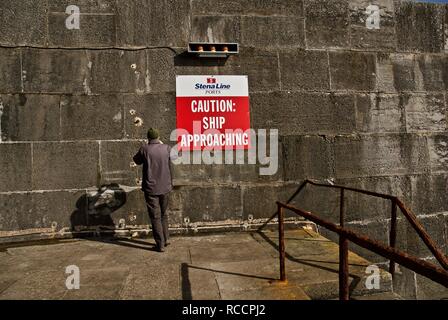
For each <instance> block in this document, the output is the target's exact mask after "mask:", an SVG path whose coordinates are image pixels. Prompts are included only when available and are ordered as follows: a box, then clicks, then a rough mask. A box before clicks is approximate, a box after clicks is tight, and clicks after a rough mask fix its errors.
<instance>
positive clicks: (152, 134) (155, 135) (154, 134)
mask: <svg viewBox="0 0 448 320" xmlns="http://www.w3.org/2000/svg"><path fill="white" fill-rule="evenodd" d="M159 136H160V135H159V130H157V129H155V128H149V129H148V140H154V139H159Z"/></svg>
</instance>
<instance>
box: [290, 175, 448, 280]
mask: <svg viewBox="0 0 448 320" xmlns="http://www.w3.org/2000/svg"><path fill="white" fill-rule="evenodd" d="M307 184H311V185H314V186H318V187H325V188H334V189H341V190H348V191H353V192H357V193H362V194H366V195H370V196H373V197H377V198H383V199H388V200H390V201H391V203H392V214H391V215H392V216H391V234H390V245H391V246H392V247H394V246H395V239H396V232H397V229H396V219H397V218H396V212H395V215H394V210H395V209H394V206H398V207H399V208H400V211H401V212H402V213H403V215H404V216H405V218H406V219H407V221H408V222H409V223H410V224H411V225H412V227H413V228H414V230H415V231H416V232H417V235H418V236H419V237H420V238H421V239H422V240H423V242H424V243H425V245H426V247H427V248H428V249H429V250H430V251H431V253H432V254H433V255H434V257H435V258H436V259H437V261H438V262H439V263H440V265H441V266H442V267H443V268H444V269H445V270H448V258H447V256H445V255H444V254H443V252H442V250H440V249H439V248H438V247H437V245H436V243H435V242H434V241H433V240H432V239H431V237H430V236H429V234H428V233H427V232H426V231H425V229H424V228H423V226H422V225H421V224H420V222H419V221H418V220H417V217H416V216H415V214H413V213H412V211H411V210H410V209H408V208H407V207H406V206H405V205H404V204H403V202H402V201H401V200H400V199H399V198H398V197H395V196H391V195H388V194H384V193H378V192H373V191H368V190H363V189H359V188H352V187H346V186H341V185H333V184H325V183H318V182H314V181H312V180H309V179H305V181H304V182H303V183H302V184H301V185H300V187H299V189H297V191H296V192H295V194H294V195H293V196H292V197H291V198H290V199H288V203H289V202H291V201H292V199H293V198H295V197H296V196H297V195H298V194H299V193H300V192H301V191H302V189H303V188H304V187H305V186H306V185H307ZM390 265H391V266H392V267H391V268H390V271H391V273H392V275H393V274H394V269H393V265H394V264H393V262H392V261H391V263H390Z"/></svg>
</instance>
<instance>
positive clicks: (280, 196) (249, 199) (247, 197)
mask: <svg viewBox="0 0 448 320" xmlns="http://www.w3.org/2000/svg"><path fill="white" fill-rule="evenodd" d="M296 189H297V186H295V185H294V184H287V185H277V186H275V185H271V186H253V187H249V186H248V187H244V188H243V195H242V199H243V219H244V220H247V219H248V217H249V215H252V217H253V218H254V219H260V218H270V217H271V216H272V215H274V214H275V213H276V212H277V205H276V203H275V202H276V201H282V202H286V201H287V200H288V199H289V198H290V197H291V196H292V195H293V194H294V192H295V191H296ZM285 213H286V212H285ZM286 216H288V217H293V216H296V215H294V214H293V213H291V212H289V213H287V215H286Z"/></svg>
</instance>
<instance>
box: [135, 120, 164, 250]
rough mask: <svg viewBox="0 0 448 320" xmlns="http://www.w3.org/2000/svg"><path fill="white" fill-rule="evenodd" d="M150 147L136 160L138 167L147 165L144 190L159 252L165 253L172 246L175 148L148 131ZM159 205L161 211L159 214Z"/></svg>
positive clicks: (144, 174) (144, 169) (144, 170)
mask: <svg viewBox="0 0 448 320" xmlns="http://www.w3.org/2000/svg"><path fill="white" fill-rule="evenodd" d="M147 136H148V143H147V144H145V145H143V146H142V147H141V148H140V150H139V151H138V152H137V154H136V155H135V156H134V158H133V159H134V162H135V163H136V164H137V165H141V164H143V177H142V190H143V192H144V194H145V201H146V207H147V208H148V213H149V218H150V219H151V224H152V233H153V237H154V240H155V241H156V250H157V251H159V252H164V251H165V246H167V245H168V244H169V242H168V241H169V234H168V214H167V213H166V209H167V207H168V194H169V192H170V191H171V190H172V189H173V184H172V179H171V169H170V151H171V148H170V147H169V146H167V145H165V144H163V143H162V142H161V141H160V140H159V131H158V130H157V129H154V128H150V129H149V130H148V135H147ZM157 204H158V205H159V207H160V211H159V210H157Z"/></svg>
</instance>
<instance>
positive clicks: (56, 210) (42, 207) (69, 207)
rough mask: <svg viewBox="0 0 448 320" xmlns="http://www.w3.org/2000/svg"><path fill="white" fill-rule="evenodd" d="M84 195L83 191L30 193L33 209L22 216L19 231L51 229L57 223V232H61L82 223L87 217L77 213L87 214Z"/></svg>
mask: <svg viewBox="0 0 448 320" xmlns="http://www.w3.org/2000/svg"><path fill="white" fill-rule="evenodd" d="M84 195H85V191H83V190H80V191H50V192H33V193H30V194H29V196H30V197H31V198H32V203H33V209H32V212H30V213H29V214H28V215H22V217H21V218H22V220H21V221H20V227H19V228H18V229H19V230H21V229H29V228H51V227H52V223H54V222H55V223H56V230H60V229H62V228H67V227H68V228H71V227H72V226H74V225H77V224H80V223H82V222H83V220H85V217H82V216H79V215H78V214H77V211H78V210H80V211H84V212H85V207H84V206H85V202H83V201H82V199H83V198H84ZM17 214H20V212H17Z"/></svg>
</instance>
